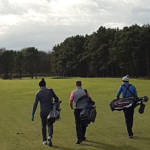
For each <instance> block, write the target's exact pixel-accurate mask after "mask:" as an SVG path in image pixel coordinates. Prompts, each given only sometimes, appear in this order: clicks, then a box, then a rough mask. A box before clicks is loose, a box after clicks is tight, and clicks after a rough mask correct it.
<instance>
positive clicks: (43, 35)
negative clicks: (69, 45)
mask: <svg viewBox="0 0 150 150" xmlns="http://www.w3.org/2000/svg"><path fill="white" fill-rule="evenodd" d="M149 12H150V1H149V0H94V1H93V0H0V47H2V46H3V47H6V48H14V49H21V48H23V47H28V46H30V45H34V46H35V47H38V48H40V49H46V50H48V49H51V48H52V47H53V46H54V45H55V44H57V43H59V42H62V41H63V40H64V39H65V38H66V37H67V36H72V35H77V34H91V33H92V32H94V31H96V30H97V29H98V28H99V27H100V26H106V27H113V28H115V27H120V28H122V27H124V26H129V25H132V24H140V25H141V24H147V23H149V20H150V13H149Z"/></svg>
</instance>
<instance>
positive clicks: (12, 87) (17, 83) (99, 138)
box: [0, 78, 150, 150]
mask: <svg viewBox="0 0 150 150" xmlns="http://www.w3.org/2000/svg"><path fill="white" fill-rule="evenodd" d="M78 79H79V80H82V82H83V88H86V89H88V91H89V93H90V94H91V96H92V98H93V100H94V101H95V102H96V106H97V112H98V114H97V118H96V122H95V123H94V124H90V125H89V127H88V129H87V139H88V141H86V142H83V143H82V144H80V145H76V144H74V143H75V141H76V133H75V124H74V116H73V111H72V110H70V107H69V96H70V92H71V91H72V90H73V89H74V88H75V84H74V83H75V81H76V80H78ZM46 81H47V87H49V88H53V89H54V91H55V92H56V94H57V95H58V96H59V97H60V99H61V100H62V101H63V103H62V104H61V108H62V111H61V121H59V122H56V123H55V124H54V136H53V145H54V147H53V148H49V147H48V146H43V145H42V141H41V139H42V138H41V122H40V117H39V107H38V110H37V112H36V115H35V121H34V122H32V121H31V112H32V106H33V101H34V95H35V93H36V91H37V90H38V82H39V79H36V80H31V79H22V80H0V85H1V86H0V150H43V149H44V150H48V149H56V150H149V149H150V117H149V116H150V102H148V103H147V105H146V109H145V113H144V114H142V115H141V114H138V108H136V109H135V115H134V118H135V119H134V135H135V138H134V139H128V136H127V132H126V128H125V122H124V116H123V113H122V112H118V111H114V112H112V111H111V110H110V108H109V102H110V101H111V100H112V99H113V98H114V97H115V95H116V91H117V89H118V87H119V86H120V84H121V82H120V79H117V78H69V79H52V78H46ZM131 83H132V84H134V85H135V86H136V87H137V91H138V95H139V96H144V95H146V96H148V97H149V98H150V80H142V79H131ZM17 133H20V134H17Z"/></svg>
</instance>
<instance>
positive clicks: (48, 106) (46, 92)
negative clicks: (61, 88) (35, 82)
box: [32, 79, 59, 146]
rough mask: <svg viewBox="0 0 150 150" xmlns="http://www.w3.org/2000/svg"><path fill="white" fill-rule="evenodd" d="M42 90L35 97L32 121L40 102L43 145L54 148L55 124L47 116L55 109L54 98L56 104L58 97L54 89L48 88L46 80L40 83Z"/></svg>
mask: <svg viewBox="0 0 150 150" xmlns="http://www.w3.org/2000/svg"><path fill="white" fill-rule="evenodd" d="M39 87H40V90H39V91H38V92H37V94H36V96H35V102H34V104H33V111H32V121H34V114H35V111H36V108H37V105H38V102H40V116H41V122H42V136H43V144H44V145H46V144H47V140H48V145H49V146H52V136H53V122H50V121H48V120H47V116H48V114H49V112H50V111H51V110H52V107H53V98H54V99H55V101H56V102H58V100H59V99H58V97H57V96H56V95H55V93H54V91H53V90H52V89H48V88H46V82H45V80H44V79H42V80H41V81H40V82H39ZM46 126H48V138H47V131H46Z"/></svg>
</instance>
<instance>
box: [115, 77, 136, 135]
mask: <svg viewBox="0 0 150 150" xmlns="http://www.w3.org/2000/svg"><path fill="white" fill-rule="evenodd" d="M122 81H123V84H122V85H121V86H120V87H119V89H118V91H117V98H118V99H119V98H120V95H121V94H122V97H123V98H128V97H137V91H136V88H135V86H134V85H132V84H129V76H128V75H126V76H124V77H122ZM123 112H124V117H125V122H126V127H127V132H128V135H129V138H133V131H132V127H133V116H134V106H131V107H129V108H125V109H124V110H123Z"/></svg>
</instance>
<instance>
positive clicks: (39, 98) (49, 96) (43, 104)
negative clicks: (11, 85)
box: [32, 87, 58, 115]
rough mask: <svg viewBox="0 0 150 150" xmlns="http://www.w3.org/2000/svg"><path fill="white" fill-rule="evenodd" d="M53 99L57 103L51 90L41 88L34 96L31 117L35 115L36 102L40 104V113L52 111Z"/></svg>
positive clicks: (56, 98)
mask: <svg viewBox="0 0 150 150" xmlns="http://www.w3.org/2000/svg"><path fill="white" fill-rule="evenodd" d="M53 98H54V99H55V101H58V97H57V96H56V94H55V93H54V91H53V90H52V89H48V88H46V87H42V88H41V89H40V90H39V91H38V92H37V94H36V96H35V101H34V104H33V110H32V115H34V114H35V111H36V108H37V105H38V102H40V112H41V113H48V112H50V110H51V109H52V106H53Z"/></svg>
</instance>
